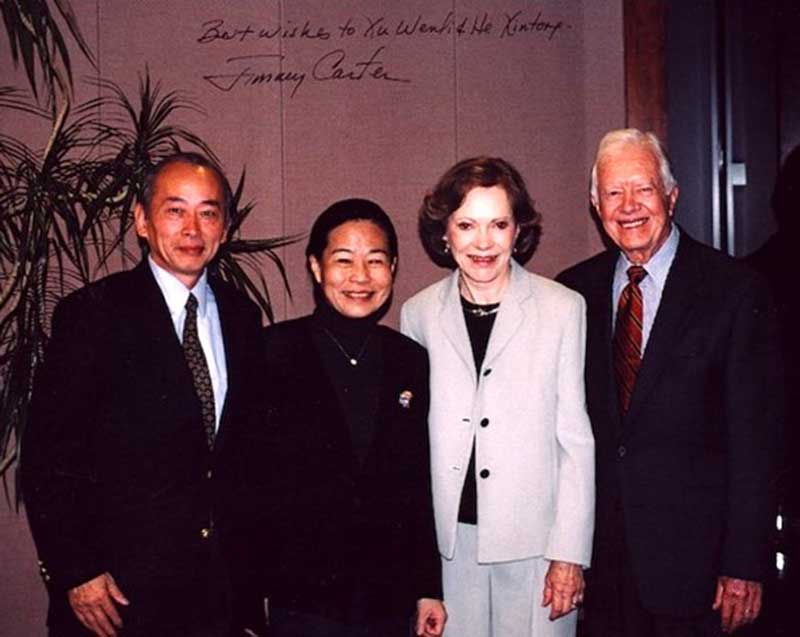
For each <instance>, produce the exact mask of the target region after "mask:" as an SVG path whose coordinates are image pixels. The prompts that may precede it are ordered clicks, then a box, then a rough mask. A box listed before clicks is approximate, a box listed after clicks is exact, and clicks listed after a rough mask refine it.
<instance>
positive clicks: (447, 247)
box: [442, 237, 450, 254]
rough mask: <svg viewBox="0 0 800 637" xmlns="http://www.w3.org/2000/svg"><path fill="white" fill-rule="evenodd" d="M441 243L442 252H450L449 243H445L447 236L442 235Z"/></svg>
mask: <svg viewBox="0 0 800 637" xmlns="http://www.w3.org/2000/svg"><path fill="white" fill-rule="evenodd" d="M442 243H444V253H445V254H447V253H448V252H450V244H449V243H447V237H442Z"/></svg>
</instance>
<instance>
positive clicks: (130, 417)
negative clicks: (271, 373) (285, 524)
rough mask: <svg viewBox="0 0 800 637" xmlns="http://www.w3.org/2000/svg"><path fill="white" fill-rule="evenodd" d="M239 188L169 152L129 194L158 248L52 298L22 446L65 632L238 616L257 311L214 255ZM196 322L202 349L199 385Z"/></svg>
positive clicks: (118, 630)
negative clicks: (215, 264) (231, 549)
mask: <svg viewBox="0 0 800 637" xmlns="http://www.w3.org/2000/svg"><path fill="white" fill-rule="evenodd" d="M230 205H231V196H230V188H229V187H228V185H227V182H226V180H225V178H224V176H223V175H222V173H221V172H220V170H219V169H218V168H217V167H216V166H215V165H214V164H212V163H211V162H209V161H208V160H207V159H205V158H203V157H201V156H199V155H196V154H192V153H182V154H177V155H173V156H171V157H169V158H167V159H165V160H164V161H162V163H160V164H159V165H158V167H156V168H155V170H154V171H153V172H152V174H151V175H149V177H148V179H147V181H146V184H145V188H144V191H143V195H142V197H141V203H140V204H139V205H137V206H136V209H135V221H136V231H137V234H138V235H139V237H141V238H142V239H144V240H145V241H146V242H147V244H148V246H149V257H148V258H147V259H145V260H144V261H143V262H142V263H140V264H139V265H138V266H137V267H136V268H135V269H133V270H131V271H128V272H121V273H118V274H113V275H111V276H108V277H106V278H104V279H102V280H100V281H97V282H96V283H93V284H91V285H89V286H87V287H85V288H83V289H81V290H79V291H77V292H76V293H74V294H71V295H70V296H68V297H67V298H66V299H64V300H63V301H62V302H61V303H59V304H58V306H57V308H56V310H55V313H54V315H53V330H52V339H51V341H50V344H49V346H48V348H47V350H46V353H45V359H44V363H43V365H42V367H41V368H40V370H39V373H38V377H37V382H36V384H35V389H34V396H33V401H32V405H31V416H30V422H29V425H28V429H27V432H26V435H25V438H24V441H23V443H24V444H23V448H24V452H23V456H22V484H23V489H24V497H25V502H26V508H27V512H28V518H29V520H30V525H31V530H32V532H33V536H34V540H35V542H36V546H37V550H38V553H39V558H40V567H41V572H42V575H43V578H44V580H45V582H46V585H47V587H48V591H49V593H50V610H49V614H48V625H49V627H50V634H51V635H53V636H59V637H61V636H70V637H71V636H77V635H87V634H94V635H102V636H111V635H118V634H120V635H125V636H128V635H131V636H133V635H135V636H152V635H157V634H158V635H166V634H169V635H182V636H184V637H185V636H188V635H191V636H198V637H199V636H201V635H202V636H204V637H212V636H213V637H223V636H224V637H227V636H228V635H231V634H242V633H241V632H236V633H234V632H233V624H234V622H233V620H232V616H233V615H235V614H237V611H241V610H242V609H241V608H240V607H239V604H240V603H241V599H242V596H241V595H240V594H241V593H242V592H243V591H244V589H245V587H246V582H243V581H242V580H241V578H239V577H236V576H234V574H233V573H232V570H233V568H232V566H231V562H230V560H227V559H225V558H224V557H223V556H224V555H227V554H228V551H227V547H228V545H231V546H233V545H240V541H239V538H238V537H237V536H236V532H237V529H238V528H239V526H240V525H238V524H237V523H236V513H237V511H238V510H239V509H241V507H240V504H241V503H240V502H239V498H238V497H237V496H238V495H239V494H240V493H243V492H244V490H243V488H242V486H241V480H240V476H238V475H237V472H238V471H239V469H238V465H239V464H240V463H239V462H238V460H237V458H238V454H239V453H240V450H241V449H240V445H239V444H238V442H237V441H238V440H240V438H241V436H240V432H241V430H242V429H243V428H245V427H247V426H248V421H249V420H250V419H251V415H250V413H251V409H252V406H253V405H255V404H256V400H255V398H256V388H255V387H254V386H253V382H254V381H255V380H256V379H257V378H258V377H259V375H260V369H261V368H260V367H259V366H260V365H261V357H260V356H258V354H257V353H258V351H259V348H258V347H255V344H257V343H258V342H259V338H260V328H261V321H260V316H259V313H258V309H257V308H256V306H255V305H254V304H253V303H252V302H250V301H248V300H247V299H246V298H245V297H244V296H242V295H240V294H239V293H238V292H236V291H234V290H233V289H232V288H230V287H229V286H227V285H225V284H223V283H222V282H221V281H218V280H215V279H214V278H212V276H211V275H210V274H209V273H208V272H207V270H206V266H207V265H208V263H209V262H210V261H211V260H212V259H213V258H214V256H215V254H216V253H217V249H218V248H219V245H220V243H221V241H222V240H223V237H224V234H225V229H226V225H227V221H228V214H229V206H230ZM192 297H193V298H195V299H196V301H197V303H196V306H197V309H196V310H194V311H191V314H190V310H189V303H188V302H187V299H190V298H192ZM187 314H190V316H189V317H187ZM194 314H196V317H195V316H194ZM192 319H194V320H192ZM191 325H195V326H196V333H195V334H196V336H187V334H188V331H189V330H190V326H191ZM184 329H186V330H187V331H184ZM187 339H197V340H199V343H200V348H201V349H202V353H201V354H200V358H202V359H203V360H205V363H206V372H205V379H206V380H207V381H210V385H211V387H210V388H208V387H207V389H208V390H209V392H210V393H213V396H209V394H208V393H207V394H206V396H205V400H204V399H203V398H201V397H200V396H201V394H202V392H200V393H198V391H196V389H195V381H194V379H193V373H192V371H191V369H192V368H191V367H190V365H189V363H188V362H187V360H188V359H187V358H186V357H185V355H184V349H183V347H182V342H185V341H187ZM197 340H195V341H194V342H197ZM198 386H200V385H199V384H198ZM204 409H205V413H204ZM253 616H254V617H255V616H256V613H253ZM254 621H255V620H254ZM239 628H240V629H241V628H242V626H241V625H240V627H239ZM255 628H258V627H255Z"/></svg>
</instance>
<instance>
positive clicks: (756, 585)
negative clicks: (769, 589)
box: [712, 577, 761, 633]
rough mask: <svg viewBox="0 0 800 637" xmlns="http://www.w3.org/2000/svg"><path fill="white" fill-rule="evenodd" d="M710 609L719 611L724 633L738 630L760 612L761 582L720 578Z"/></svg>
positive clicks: (753, 619)
mask: <svg viewBox="0 0 800 637" xmlns="http://www.w3.org/2000/svg"><path fill="white" fill-rule="evenodd" d="M712 608H713V609H714V610H718V611H719V614H720V618H721V620H722V630H723V631H724V632H726V633H732V632H734V631H735V630H739V628H741V627H742V626H744V625H745V624H749V623H750V622H753V621H755V620H756V618H757V617H758V614H759V613H760V612H761V582H752V581H749V580H744V579H736V578H733V577H720V578H719V579H718V580H717V595H716V597H715V598H714V606H713V607H712Z"/></svg>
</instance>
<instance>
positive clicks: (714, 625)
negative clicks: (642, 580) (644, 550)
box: [580, 507, 722, 637]
mask: <svg viewBox="0 0 800 637" xmlns="http://www.w3.org/2000/svg"><path fill="white" fill-rule="evenodd" d="M617 513H618V515H616V516H615V520H614V527H615V528H614V533H613V535H612V537H615V538H617V540H616V541H615V542H613V543H612V544H613V546H607V547H605V550H606V553H605V554H604V555H602V556H595V559H593V562H594V563H595V564H596V566H595V567H593V569H592V570H591V571H589V572H587V578H586V595H585V605H584V616H583V622H582V630H581V631H580V634H581V637H720V636H721V635H722V628H721V623H720V616H719V614H718V613H716V612H714V611H712V610H711V600H709V603H708V611H707V612H704V613H702V614H700V615H697V616H690V617H676V616H671V615H659V614H655V613H652V612H650V611H648V610H647V609H645V608H644V606H642V602H641V600H640V599H639V593H638V590H637V586H636V580H635V577H634V574H633V571H632V569H631V564H630V558H629V552H628V548H627V544H626V542H625V533H624V524H623V512H622V509H621V507H618V508H617ZM676 557H679V556H676Z"/></svg>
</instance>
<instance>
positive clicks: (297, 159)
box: [0, 0, 624, 637]
mask: <svg viewBox="0 0 800 637" xmlns="http://www.w3.org/2000/svg"><path fill="white" fill-rule="evenodd" d="M72 4H73V7H74V8H75V10H76V13H77V14H78V18H79V20H80V23H81V27H82V30H83V32H84V34H85V36H86V37H87V39H88V40H89V42H90V44H91V46H92V47H93V49H94V51H95V52H96V54H97V57H98V60H99V64H100V74H101V75H102V76H103V77H106V78H110V79H113V80H114V81H116V82H117V83H119V84H121V85H122V86H123V87H124V88H126V89H127V90H128V91H130V92H131V93H132V94H133V92H134V91H135V89H136V85H137V81H138V80H137V73H140V72H142V71H143V69H144V68H145V65H148V66H149V68H150V71H151V74H152V75H153V76H154V77H155V78H158V79H160V80H161V81H162V84H163V89H164V90H176V89H177V90H181V91H185V92H187V93H188V94H189V95H190V96H191V97H193V98H194V100H195V101H196V102H197V103H199V104H201V105H202V107H203V109H204V110H205V114H204V115H203V114H199V113H193V112H188V111H187V112H185V113H184V115H183V117H182V119H181V121H180V123H181V124H183V125H185V126H187V127H189V128H191V129H193V130H194V131H196V132H198V133H199V134H200V135H201V136H202V137H204V138H205V139H206V140H208V141H209V142H210V143H211V146H212V147H213V148H214V149H215V150H216V151H217V153H218V154H219V156H220V157H221V159H222V161H223V163H224V165H225V167H226V170H227V171H228V174H229V176H230V177H231V178H232V179H233V180H235V179H236V178H237V177H238V175H239V173H240V171H241V170H242V168H243V166H245V165H246V167H247V188H246V192H245V198H246V199H248V200H249V199H252V200H254V201H256V202H257V206H256V210H255V212H254V214H253V215H252V219H251V221H250V223H249V225H248V226H247V227H246V228H245V234H246V235H247V236H251V237H255V236H262V235H276V234H284V233H287V234H288V233H297V232H305V231H307V230H308V228H309V226H310V223H311V221H312V220H313V219H314V217H315V216H316V215H317V214H318V213H319V212H320V211H321V210H322V209H323V208H324V207H326V206H327V205H328V204H329V203H331V202H332V201H334V200H336V199H340V198H344V197H352V196H361V197H368V198H371V199H374V200H375V201H377V202H379V203H380V204H381V205H383V206H384V208H386V210H387V211H389V213H390V214H391V215H392V217H393V218H394V220H395V222H396V225H397V227H398V233H399V236H400V250H401V267H400V274H399V277H398V280H397V288H396V295H395V298H396V302H395V307H394V308H393V311H392V313H391V314H390V315H389V319H388V320H389V322H392V323H394V322H395V321H396V317H397V312H398V311H399V306H400V302H401V301H402V300H404V299H405V298H407V297H408V296H410V295H411V294H412V293H413V292H415V291H416V290H418V289H420V288H421V287H422V286H424V285H426V284H428V283H431V282H433V281H434V280H436V279H437V278H440V277H441V276H442V275H443V274H444V272H442V271H441V270H438V269H437V268H435V267H434V266H433V265H431V264H430V263H429V262H428V260H427V258H426V257H425V254H424V252H423V250H422V248H421V247H420V245H419V242H418V240H417V237H416V219H415V217H416V210H417V208H418V205H419V202H420V200H421V197H422V195H423V194H424V192H425V190H426V189H428V188H430V187H431V186H432V185H433V184H434V182H435V181H436V180H437V178H438V177H439V176H440V175H441V173H442V172H444V170H446V169H447V168H448V167H449V166H450V165H452V164H453V163H454V162H455V161H456V160H458V159H461V158H464V157H467V156H471V155H475V154H493V155H500V156H503V157H505V158H506V159H508V160H510V161H511V162H512V163H514V164H515V165H516V166H517V168H519V170H520V171H521V173H522V174H523V176H524V177H525V179H526V181H527V182H528V186H529V189H530V191H531V193H532V195H533V197H534V199H535V201H536V204H537V206H538V207H539V209H540V210H541V211H542V212H543V214H544V230H545V233H544V237H543V240H542V244H541V247H540V249H539V252H538V253H537V254H536V255H535V256H534V258H533V260H532V262H531V264H530V268H531V269H533V270H535V271H538V272H542V273H544V274H546V275H553V274H555V273H556V272H557V271H558V270H560V269H561V268H563V267H565V266H567V265H569V264H571V263H573V262H575V261H577V260H579V259H582V258H584V257H586V256H588V255H590V254H592V253H593V252H595V251H597V250H598V249H599V247H600V242H599V238H598V236H597V233H596V231H595V229H594V226H593V224H592V223H591V221H590V218H589V213H588V206H587V198H586V183H587V174H588V170H589V166H590V164H591V159H592V153H593V150H594V146H595V144H596V142H597V140H598V138H599V137H600V135H601V134H602V132H604V131H605V130H606V129H608V128H612V127H618V126H621V125H622V124H623V123H624V86H623V79H624V78H623V61H622V6H621V2H619V0H604V1H602V2H596V1H594V0H582V1H581V0H560V1H557V0H551V1H540V2H535V3H532V2H529V1H521V0H485V1H484V2H478V1H477V0H446V1H445V0H405V1H404V2H397V1H396V0H391V1H377V0H375V1H370V0H361V1H359V0H337V1H335V2H334V1H329V2H321V1H319V0H318V1H316V2H313V1H310V0H291V1H285V0H284V1H282V2H279V1H276V0H266V1H265V0H237V2H230V3H221V2H216V1H208V0H205V1H197V0H170V1H169V2H164V1H163V0H137V1H136V2H132V1H130V0H103V1H102V2H99V1H96V0H72ZM448 16H452V17H448ZM418 19H419V23H417V20H418ZM462 21H463V30H464V32H463V33H462V34H459V33H458V31H459V30H460V29H458V28H457V27H461V26H462ZM306 23H307V24H308V27H307V30H306V35H303V28H304V26H305V25H306ZM415 23H417V30H416V31H415V32H414V33H412V34H405V35H403V34H401V33H399V32H401V31H403V26H405V28H406V29H410V28H412V27H413V26H414V24H415ZM545 23H549V26H542V25H544V24H545ZM370 24H372V28H371V29H370ZM422 24H425V25H428V26H427V28H426V29H425V30H426V31H427V32H425V33H423V32H422V31H423V29H421V28H420V25H422ZM524 24H527V25H528V26H529V27H531V25H533V26H532V27H531V28H529V30H522V29H520V28H519V27H520V25H524ZM278 25H283V30H284V31H285V33H284V37H277V36H273V37H266V36H267V35H272V33H273V31H274V29H275V28H276V27H278ZM489 25H490V26H489ZM473 26H474V27H475V28H474V29H473ZM515 26H516V27H517V29H516V30H514V28H513V27H515ZM295 28H296V33H293V31H294V30H295ZM383 28H385V29H386V31H385V32H384V31H383V30H382V29H383ZM537 29H539V30H537ZM223 31H224V32H225V33H224V36H223ZM262 34H263V35H264V37H259V36H260V35H262ZM215 36H218V37H215ZM309 36H318V37H309ZM252 56H258V57H252ZM264 56H270V57H264ZM74 58H75V60H76V61H77V62H76V64H77V67H78V68H77V71H76V77H78V78H80V77H83V76H85V75H86V74H88V73H89V71H90V67H89V66H88V65H87V64H86V63H84V62H82V61H80V60H79V57H78V54H77V52H75V53H74ZM336 60H341V61H340V68H342V69H344V70H347V71H349V72H351V73H352V74H353V75H358V74H359V72H360V70H362V69H364V68H365V67H364V66H363V63H365V62H368V61H370V60H372V61H373V62H374V64H373V65H372V66H369V67H367V71H366V73H364V76H363V77H361V79H324V78H327V77H329V76H330V75H331V74H332V73H333V72H334V70H335V69H334V67H333V63H334V62H335V61H336ZM359 64H362V65H361V66H359ZM378 66H380V67H381V68H382V69H383V73H385V75H387V76H389V77H392V78H394V79H395V80H399V81H390V80H387V79H375V78H372V77H370V72H371V71H372V70H376V69H377V68H378ZM279 71H283V72H284V73H287V74H288V73H291V74H294V77H297V76H299V75H303V77H304V79H303V80H302V82H298V81H297V80H296V79H295V80H291V79H288V78H287V79H286V81H284V82H277V81H276V74H277V73H278V72H279ZM257 75H261V78H260V79H261V80H262V81H260V82H258V83H253V77H254V76H257ZM12 83H13V84H17V85H20V86H22V85H23V84H24V79H23V75H22V73H21V72H19V71H17V72H14V71H13V69H12V68H11V64H10V56H9V54H8V51H7V45H6V42H5V41H3V42H2V43H0V84H12ZM298 84H299V85H298ZM92 91H93V90H92V89H90V88H88V87H87V86H86V85H80V86H79V87H78V95H79V97H82V98H86V97H89V96H92V95H93V92H92ZM43 130H44V129H43V128H42V127H37V126H34V125H33V124H32V123H31V122H30V121H29V120H27V119H26V118H24V117H21V116H16V115H15V116H14V118H13V119H12V118H11V117H10V116H9V114H8V113H0V131H2V132H12V131H13V132H14V133H15V134H17V135H20V134H22V135H23V136H26V137H29V138H31V139H39V140H42V141H41V142H39V145H43V143H44V142H43V138H42V134H43ZM21 131H22V132H21ZM302 254H303V245H302V244H301V245H296V246H292V247H289V248H286V249H284V250H283V251H282V257H283V259H284V262H285V264H286V266H287V268H288V270H289V277H290V281H291V284H292V290H293V292H294V302H293V303H291V302H289V301H288V299H286V298H285V297H284V296H283V295H282V294H278V295H276V314H277V316H278V317H280V318H285V317H292V316H298V315H300V314H303V313H305V312H307V311H308V310H309V309H310V307H311V300H310V294H309V286H308V283H307V280H306V275H305V270H304V264H303V257H302ZM267 274H268V277H269V280H270V281H271V284H272V286H273V287H272V289H273V291H277V290H278V281H277V278H276V277H275V276H274V271H272V270H270V269H267ZM0 506H2V505H0ZM0 544H1V545H2V546H0V550H2V551H7V552H9V553H10V554H11V555H13V559H12V558H11V557H6V554H5V553H0V557H1V558H3V559H2V560H0V563H2V564H3V565H4V573H3V575H2V577H3V584H2V587H3V588H4V589H5V591H3V592H2V593H0V634H2V635H8V636H9V637H14V636H16V635H20V636H22V635H24V636H26V637H29V636H31V635H37V634H40V633H43V631H42V630H41V629H40V628H39V627H40V626H41V624H42V595H41V589H40V588H36V587H32V584H31V573H32V572H34V571H35V568H34V566H35V564H34V563H33V561H32V560H33V555H32V553H31V551H30V546H29V542H28V540H27V536H26V534H25V530H24V527H23V526H22V525H21V524H20V520H18V519H17V518H16V517H15V516H14V514H12V513H10V512H7V511H3V512H2V513H0ZM9 593H11V594H9Z"/></svg>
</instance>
